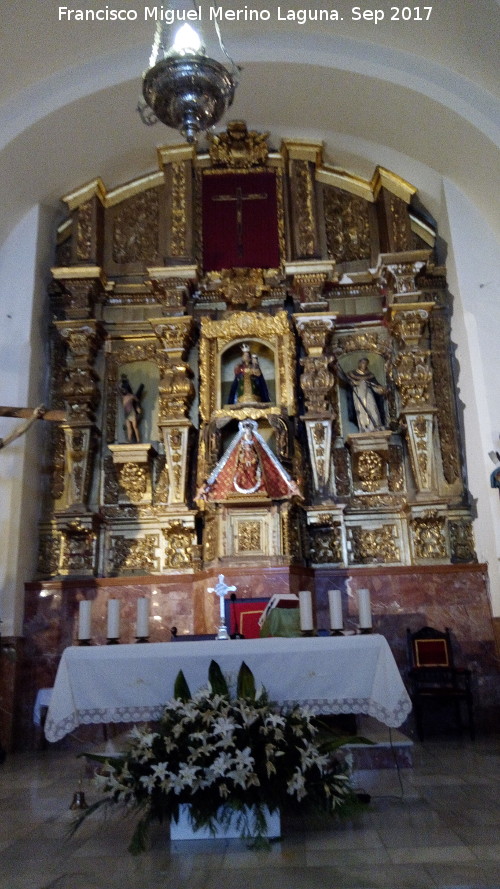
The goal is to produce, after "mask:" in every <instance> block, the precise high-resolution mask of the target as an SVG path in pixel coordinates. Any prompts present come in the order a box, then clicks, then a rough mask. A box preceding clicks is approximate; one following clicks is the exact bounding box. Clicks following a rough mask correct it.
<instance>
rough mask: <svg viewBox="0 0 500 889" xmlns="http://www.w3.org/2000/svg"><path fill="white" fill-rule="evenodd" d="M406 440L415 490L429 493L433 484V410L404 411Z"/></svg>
mask: <svg viewBox="0 0 500 889" xmlns="http://www.w3.org/2000/svg"><path fill="white" fill-rule="evenodd" d="M404 417H405V421H406V441H407V443H408V450H409V452H410V460H411V466H412V470H413V477H414V479H415V484H416V487H417V491H418V492H419V493H420V494H431V493H432V490H433V487H434V484H435V468H434V446H433V445H434V442H433V430H434V411H421V412H417V411H414V412H412V411H405V414H404Z"/></svg>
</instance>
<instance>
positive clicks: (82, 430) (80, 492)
mask: <svg viewBox="0 0 500 889" xmlns="http://www.w3.org/2000/svg"><path fill="white" fill-rule="evenodd" d="M55 326H56V328H57V330H58V333H59V335H60V337H61V339H62V340H63V341H64V343H65V344H66V346H67V353H66V367H65V370H64V377H63V383H62V390H61V392H60V393H59V394H60V395H62V397H63V399H64V408H65V412H66V416H67V418H68V423H67V424H65V425H64V427H63V430H64V437H65V450H64V493H63V495H62V503H61V507H62V508H63V509H68V508H71V509H75V508H76V509H78V510H81V509H86V508H87V501H88V496H89V490H90V483H91V479H92V470H93V455H94V449H95V439H96V427H95V425H94V419H95V409H96V407H97V404H98V402H99V397H100V394H99V388H98V384H99V378H98V376H97V374H96V373H95V370H94V361H95V357H96V354H97V350H98V348H99V346H100V343H101V341H102V331H101V329H100V327H99V325H98V323H97V322H96V321H93V320H87V321H85V322H82V321H76V320H73V321H56V322H55Z"/></svg>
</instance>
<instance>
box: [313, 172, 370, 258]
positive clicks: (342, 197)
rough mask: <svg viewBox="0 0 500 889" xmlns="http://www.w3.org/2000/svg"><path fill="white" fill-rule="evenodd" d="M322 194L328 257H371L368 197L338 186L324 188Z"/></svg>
mask: <svg viewBox="0 0 500 889" xmlns="http://www.w3.org/2000/svg"><path fill="white" fill-rule="evenodd" d="M323 196H324V197H323V200H324V208H325V228H326V245H327V250H328V257H329V259H334V260H335V261H336V262H338V263H341V262H354V261H356V260H361V259H370V257H371V231H370V213H369V204H368V201H365V200H363V198H359V197H356V196H355V195H352V194H348V193H347V192H344V191H341V190H340V189H337V188H325V189H324V192H323Z"/></svg>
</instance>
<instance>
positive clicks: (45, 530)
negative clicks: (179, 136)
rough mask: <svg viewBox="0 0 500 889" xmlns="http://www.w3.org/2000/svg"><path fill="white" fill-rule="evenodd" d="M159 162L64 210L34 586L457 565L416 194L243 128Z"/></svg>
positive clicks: (463, 538)
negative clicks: (227, 241)
mask: <svg viewBox="0 0 500 889" xmlns="http://www.w3.org/2000/svg"><path fill="white" fill-rule="evenodd" d="M158 164H159V169H158V170H157V171H155V172H152V173H149V174H147V175H145V176H143V177H141V178H138V179H137V180H136V181H134V182H132V183H129V184H128V185H125V186H121V187H120V188H117V189H115V190H114V191H110V192H109V191H107V190H106V188H105V186H104V185H103V183H102V182H101V180H99V179H96V180H95V181H94V182H92V183H89V184H87V185H85V186H83V187H82V188H80V189H77V190H75V191H74V192H73V193H72V194H71V195H67V196H66V197H65V198H64V201H65V203H66V206H67V208H68V214H69V215H68V218H67V220H66V221H65V222H64V223H63V225H62V226H61V227H60V229H59V232H58V254H57V265H56V267H55V268H54V270H53V276H54V281H53V284H52V287H51V300H52V306H53V313H54V317H55V321H54V326H53V355H54V363H53V370H52V400H53V403H54V405H60V406H62V407H63V408H64V409H65V410H66V415H67V417H66V422H65V423H64V424H63V425H62V426H61V428H60V429H56V430H55V431H54V432H53V438H52V444H51V450H50V467H49V469H50V473H51V485H50V486H47V496H46V501H45V504H44V518H43V521H42V526H41V535H40V539H41V547H40V576H41V577H43V578H46V579H48V578H51V577H52V578H54V577H81V576H82V575H88V576H95V575H100V576H103V577H120V576H124V577H125V576H131V575H164V574H167V575H168V574H169V573H170V574H180V575H182V574H185V575H192V576H197V573H199V572H200V571H219V570H221V566H226V570H228V569H229V568H234V569H235V570H237V569H238V566H242V565H244V564H249V563H250V562H253V564H259V565H261V567H262V569H263V570H264V569H266V568H272V567H273V566H274V567H276V566H290V565H293V564H295V565H302V566H303V567H304V568H312V569H319V568H324V567H325V566H330V567H334V568H338V569H342V570H345V571H349V570H351V569H355V568H356V567H365V566H374V567H375V568H377V567H380V566H381V565H384V566H410V565H415V566H419V565H439V564H441V565H442V564H450V563H454V562H457V563H468V562H473V561H474V560H475V555H474V545H473V538H472V530H471V528H472V526H471V516H470V510H469V507H468V502H467V492H466V490H465V488H464V485H463V467H462V457H461V443H460V441H459V437H458V432H457V428H458V423H457V414H456V407H455V381H454V379H453V372H452V366H451V363H450V332H449V315H450V308H451V300H450V297H449V294H448V291H447V289H446V282H445V278H444V270H443V269H442V268H440V267H439V266H437V265H436V258H435V253H434V243H435V236H436V233H435V231H434V229H433V227H432V225H431V224H430V223H429V221H428V220H427V218H426V217H425V216H424V215H422V213H421V212H420V211H419V209H418V205H417V204H416V203H414V194H415V189H414V188H413V187H412V186H411V185H410V184H409V183H407V182H405V181H404V180H402V179H400V178H399V177H398V176H397V175H395V174H394V173H391V172H390V171H388V170H385V169H383V168H377V170H376V171H375V173H374V175H373V177H372V179H371V180H363V179H361V178H360V177H357V176H353V175H351V174H348V173H345V172H344V171H342V170H338V169H337V168H335V167H334V166H331V165H328V164H326V163H325V162H324V160H323V149H322V145H321V144H320V143H317V142H306V141H303V142H302V141H298V140H289V141H284V142H283V143H282V145H281V146H280V147H279V148H278V149H277V150H274V149H272V148H270V146H269V144H268V137H267V135H266V134H262V133H256V132H253V131H248V129H247V127H246V125H245V124H244V123H243V122H241V121H234V122H232V123H231V124H229V126H228V129H227V132H224V133H220V134H218V135H217V136H213V137H211V140H210V143H209V150H208V152H207V153H205V154H197V153H196V151H195V149H194V148H193V146H188V145H180V146H172V147H165V148H162V149H159V151H158ZM207 183H210V188H208V186H207ZM246 185H248V187H246ZM224 186H226V187H225V188H224ZM250 186H251V187H250ZM270 198H272V200H271V202H270V203H269V199H270ZM259 206H260V207H261V209H262V208H263V207H264V206H265V207H266V210H265V214H266V219H265V225H266V226H268V227H269V226H271V227H272V229H273V234H272V247H271V250H270V252H269V251H268V253H266V255H265V256H264V254H262V250H261V248H259V243H260V242H259V237H258V235H259V231H258V229H259V226H258V219H259V215H258V214H259ZM262 212H264V210H262ZM222 213H223V214H225V215H223V216H221V215H220V214H222ZM218 214H219V216H218ZM228 214H230V215H231V214H232V215H231V219H233V217H234V230H233V229H231V251H230V252H231V256H232V257H233V260H232V262H233V264H232V265H230V266H229V267H227V268H226V267H224V262H223V260H221V261H218V260H217V261H216V260H214V259H213V256H215V255H217V256H222V257H223V256H224V243H223V239H222V240H221V231H223V230H224V229H223V227H222V228H221V227H220V228H219V229H217V226H218V224H219V223H220V220H221V219H225V220H226V223H227V219H229V216H228ZM266 230H267V229H266ZM214 232H215V233H216V234H217V238H216V239H215V238H214V237H212V235H213V234H214ZM267 240H269V238H267ZM250 241H251V243H250ZM209 243H210V245H211V247H210V251H211V252H210V251H208V252H207V250H208V247H207V245H208V244H209ZM221 245H222V246H221ZM261 254H262V256H261ZM209 255H210V257H211V259H210V261H208V260H206V257H207V256H209ZM268 255H269V256H272V260H273V265H272V267H268V266H269V264H268V263H266V261H265V259H266V256H268ZM238 256H241V257H248V256H250V257H251V262H250V264H249V265H248V264H247V265H245V264H244V261H243V263H242V264H241V265H238V264H237V263H236V264H235V259H236V260H237V257H238ZM261 260H264V261H261ZM205 264H207V267H205ZM436 379H438V380H439V385H436ZM120 385H122V386H126V385H128V386H129V387H130V392H128V390H127V392H125V390H120ZM139 390H140V393H141V394H140V398H139V407H138V415H137V416H138V427H137V428H138V431H137V432H134V431H133V429H132V427H131V426H130V424H128V421H127V415H125V413H124V410H125V404H126V403H128V402H127V400H126V396H127V394H128V396H130V398H132V397H136V396H137V392H138V391H139ZM363 402H364V404H363ZM127 424H128V425H127ZM131 430H132V431H131ZM238 448H240V450H241V455H243V456H244V457H245V458H246V459H247V465H246V467H244V469H242V465H241V461H242V460H243V456H241V455H240V456H237V450H238ZM238 453H239V452H238ZM240 457H241V459H240ZM231 460H233V461H234V467H235V468H234V477H235V479H236V482H235V485H233V488H232V489H231V490H229V489H228V488H227V486H226V487H225V486H224V485H223V484H222V482H221V479H222V478H223V477H224V472H226V473H227V469H225V468H224V467H226V464H227V465H229V464H230V461H231ZM252 461H253V467H251V466H250V464H251V463H252ZM231 465H232V464H231ZM242 472H244V473H246V475H244V474H243V475H241V474H240V475H238V473H242ZM252 473H253V475H252ZM266 473H267V474H266ZM221 474H222V475H221ZM238 479H240V481H238ZM242 479H246V481H244V482H243V481H241V480H242ZM221 491H222V492H223V493H221Z"/></svg>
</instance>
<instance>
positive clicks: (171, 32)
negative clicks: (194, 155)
mask: <svg viewBox="0 0 500 889" xmlns="http://www.w3.org/2000/svg"><path fill="white" fill-rule="evenodd" d="M179 4H181V6H180V5H179ZM163 9H164V19H163V21H159V22H158V23H157V26H156V31H155V37H154V42H153V48H152V52H151V58H150V60H149V68H148V70H147V71H146V72H145V74H144V75H143V81H142V95H143V99H141V100H140V102H139V105H138V111H139V113H140V115H141V119H142V121H143V123H145V124H147V125H148V126H151V125H152V124H155V123H156V122H157V121H160V122H161V123H163V124H165V126H167V127H172V129H174V130H179V131H180V132H181V133H182V135H183V136H184V138H185V139H186V140H187V141H188V142H195V141H196V139H197V137H198V135H199V134H200V133H204V132H205V131H206V130H208V129H209V128H210V127H212V126H214V125H215V124H216V123H218V121H219V120H220V119H221V117H222V116H223V115H224V114H225V113H226V111H227V110H228V108H229V107H230V106H231V104H232V101H233V98H234V92H235V89H236V86H237V84H238V73H239V69H238V67H237V65H236V64H235V62H234V61H233V60H232V59H231V57H230V56H229V55H228V53H227V52H226V49H225V47H224V44H223V42H222V38H221V34H220V29H219V23H218V22H217V20H216V19H215V21H214V26H215V31H216V34H217V38H218V42H219V47H220V49H221V50H222V52H223V53H224V55H225V56H226V58H227V59H228V61H229V64H230V67H231V70H229V69H228V68H227V67H226V66H225V65H223V64H221V63H220V62H218V61H216V60H215V59H212V58H210V57H209V56H208V55H207V52H206V49H205V46H204V45H203V39H202V36H201V32H200V31H199V29H198V30H197V29H195V28H194V27H193V26H192V25H191V24H190V21H196V22H199V21H200V19H201V12H200V8H199V6H198V4H197V2H196V0H187V4H186V2H183V0H171V2H170V4H169V6H168V8H167V9H165V7H163Z"/></svg>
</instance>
